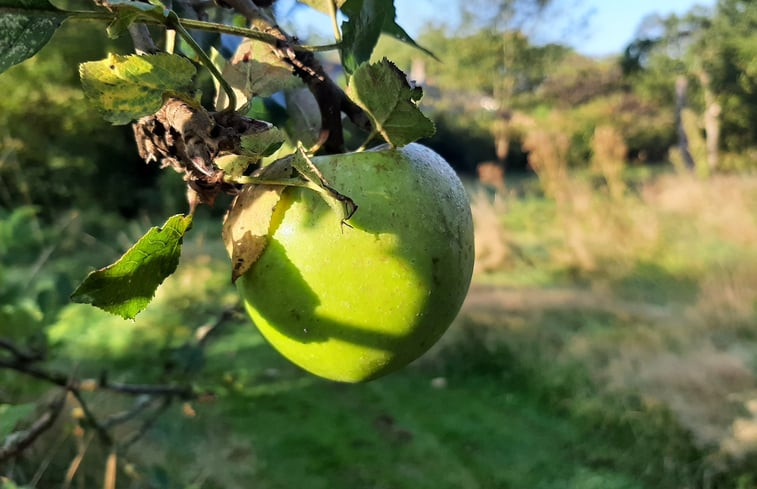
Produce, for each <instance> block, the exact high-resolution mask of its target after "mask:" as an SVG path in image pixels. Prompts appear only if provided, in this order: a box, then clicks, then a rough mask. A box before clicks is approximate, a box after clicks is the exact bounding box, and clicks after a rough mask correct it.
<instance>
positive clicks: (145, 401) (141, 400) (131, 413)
mask: <svg viewBox="0 0 757 489" xmlns="http://www.w3.org/2000/svg"><path fill="white" fill-rule="evenodd" d="M154 400H155V398H154V397H152V396H140V397H138V398H137V400H136V402H135V403H134V407H132V408H131V409H129V410H128V411H121V412H120V413H116V414H113V415H111V416H109V417H108V418H107V419H106V420H105V421H103V422H102V425H103V427H104V428H105V429H110V428H113V427H114V426H118V425H119V424H122V423H126V422H127V421H130V420H132V419H134V418H136V417H137V416H139V415H140V414H141V413H142V411H144V410H145V409H147V408H148V407H149V406H150V404H152V402H153V401H154Z"/></svg>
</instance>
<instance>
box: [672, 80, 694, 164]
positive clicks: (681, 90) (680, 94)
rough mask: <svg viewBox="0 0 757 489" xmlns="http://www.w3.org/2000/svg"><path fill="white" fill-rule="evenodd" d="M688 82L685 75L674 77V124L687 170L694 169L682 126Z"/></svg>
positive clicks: (687, 140)
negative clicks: (676, 127)
mask: <svg viewBox="0 0 757 489" xmlns="http://www.w3.org/2000/svg"><path fill="white" fill-rule="evenodd" d="M688 87H689V82H688V80H687V79H686V77H685V76H683V75H679V76H678V77H676V126H678V149H679V150H680V151H681V157H682V158H683V162H684V164H685V165H686V168H688V169H689V170H693V169H694V158H693V157H692V156H691V151H690V150H689V138H688V136H687V135H686V128H685V127H684V126H683V109H684V108H685V107H686V91H687V89H688Z"/></svg>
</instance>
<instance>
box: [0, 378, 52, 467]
mask: <svg viewBox="0 0 757 489" xmlns="http://www.w3.org/2000/svg"><path fill="white" fill-rule="evenodd" d="M65 404H66V394H65V393H63V394H61V396H60V397H59V398H58V399H57V400H56V401H55V402H54V403H53V404H52V405H51V406H50V408H49V409H48V410H47V411H46V412H45V414H43V415H42V416H40V418H39V419H37V421H35V422H34V423H33V424H32V425H31V426H30V427H29V429H26V430H23V431H18V432H15V433H11V434H10V435H8V436H7V437H6V438H5V441H4V442H3V445H2V446H0V462H4V461H6V460H8V459H9V458H11V457H15V456H16V455H18V454H19V453H21V452H22V451H24V450H25V449H26V448H28V447H29V446H30V445H31V444H32V443H34V440H36V439H37V437H39V436H40V435H41V434H42V433H44V432H45V431H47V430H48V429H49V428H50V427H51V426H52V425H53V423H54V422H55V420H56V419H57V418H58V415H59V414H60V412H61V411H62V410H63V406H64V405H65Z"/></svg>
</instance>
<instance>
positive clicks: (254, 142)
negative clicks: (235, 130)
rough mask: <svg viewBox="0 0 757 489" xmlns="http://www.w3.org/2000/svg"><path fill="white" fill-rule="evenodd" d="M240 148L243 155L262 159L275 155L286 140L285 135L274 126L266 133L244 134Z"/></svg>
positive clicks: (265, 131)
mask: <svg viewBox="0 0 757 489" xmlns="http://www.w3.org/2000/svg"><path fill="white" fill-rule="evenodd" d="M240 139H241V141H240V146H241V148H242V154H243V155H246V156H254V157H259V158H262V157H264V156H271V155H272V154H273V153H275V152H276V151H277V150H278V149H279V148H280V147H281V145H282V144H283V143H284V141H285V140H286V137H285V136H284V133H283V132H282V131H281V130H279V128H277V127H276V126H274V125H270V127H269V128H268V129H266V130H264V131H259V132H255V133H252V134H242V136H241V138H240Z"/></svg>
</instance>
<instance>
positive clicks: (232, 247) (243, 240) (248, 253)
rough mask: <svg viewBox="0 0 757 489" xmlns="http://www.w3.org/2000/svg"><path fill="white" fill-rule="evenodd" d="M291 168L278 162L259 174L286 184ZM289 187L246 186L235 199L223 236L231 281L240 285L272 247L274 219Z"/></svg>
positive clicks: (225, 221)
mask: <svg viewBox="0 0 757 489" xmlns="http://www.w3.org/2000/svg"><path fill="white" fill-rule="evenodd" d="M291 175H292V167H291V165H289V164H287V163H286V160H278V161H276V162H274V163H272V164H270V165H268V166H266V167H264V168H262V169H261V170H260V171H259V172H257V173H256V175H255V176H256V177H258V178H260V179H261V180H263V179H265V180H267V181H268V180H269V181H271V182H276V181H279V180H281V181H282V182H283V181H286V180H287V179H290V178H291ZM285 188H286V187H285V184H284V183H282V184H281V185H278V184H270V185H268V184H265V185H262V184H251V185H246V186H245V187H244V188H243V189H242V190H241V191H240V192H239V195H237V196H236V198H235V199H234V202H233V204H232V205H231V209H230V210H229V212H228V213H227V214H226V219H225V220H224V223H223V231H222V234H221V235H222V237H223V242H224V245H226V251H227V252H228V254H229V256H230V257H231V281H232V283H233V282H236V281H237V279H238V278H239V277H241V276H242V275H244V274H245V273H246V272H247V271H248V270H249V269H250V267H252V265H253V264H254V263H255V262H256V261H257V260H258V258H260V255H262V254H263V251H264V250H265V247H266V246H267V245H268V233H269V230H270V227H271V219H272V218H273V213H274V211H275V209H276V205H277V204H278V203H279V199H280V198H281V193H282V192H283V191H284V189H285Z"/></svg>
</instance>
